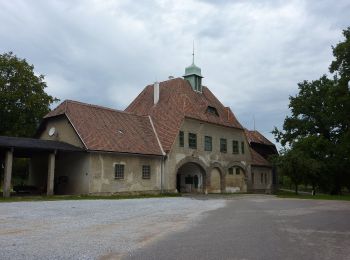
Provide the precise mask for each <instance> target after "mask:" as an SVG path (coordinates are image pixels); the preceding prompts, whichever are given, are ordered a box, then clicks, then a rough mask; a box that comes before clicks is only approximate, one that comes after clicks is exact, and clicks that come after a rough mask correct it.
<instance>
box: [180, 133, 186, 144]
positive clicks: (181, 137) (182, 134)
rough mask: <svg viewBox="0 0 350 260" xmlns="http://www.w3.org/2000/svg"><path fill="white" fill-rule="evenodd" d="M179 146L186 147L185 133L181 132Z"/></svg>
mask: <svg viewBox="0 0 350 260" xmlns="http://www.w3.org/2000/svg"><path fill="white" fill-rule="evenodd" d="M179 145H180V147H184V145H185V136H184V132H183V131H180V132H179Z"/></svg>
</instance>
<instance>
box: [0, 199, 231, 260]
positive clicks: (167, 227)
mask: <svg viewBox="0 0 350 260" xmlns="http://www.w3.org/2000/svg"><path fill="white" fill-rule="evenodd" d="M225 203H226V202H225V201H224V200H209V201H200V200H194V199H191V198H158V199H132V200H91V201H86V200H84V201H50V202H13V203H0V259H96V258H104V259H109V258H111V257H112V258H113V259H115V258H118V256H122V255H125V254H126V253H129V252H130V251H132V250H134V249H137V248H139V247H142V246H145V245H146V244H147V243H149V242H150V241H154V240H155V239H157V238H159V237H161V236H162V235H164V234H168V233H169V232H171V231H177V230H184V228H186V227H190V226H191V224H193V223H195V222H196V221H197V220H199V219H200V218H201V217H203V215H205V214H202V213H203V212H206V211H210V210H214V209H217V208H220V207H223V206H225Z"/></svg>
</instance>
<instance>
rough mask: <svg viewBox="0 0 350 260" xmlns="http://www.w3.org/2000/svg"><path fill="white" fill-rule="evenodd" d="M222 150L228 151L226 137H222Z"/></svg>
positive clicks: (223, 151)
mask: <svg viewBox="0 0 350 260" xmlns="http://www.w3.org/2000/svg"><path fill="white" fill-rule="evenodd" d="M220 152H222V153H226V152H227V140H226V139H225V138H220Z"/></svg>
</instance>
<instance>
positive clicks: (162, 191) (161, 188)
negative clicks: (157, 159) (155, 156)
mask: <svg viewBox="0 0 350 260" xmlns="http://www.w3.org/2000/svg"><path fill="white" fill-rule="evenodd" d="M166 158H167V156H166V154H165V155H163V156H162V161H161V164H160V193H164V183H163V182H164V168H165V167H164V164H165V160H166Z"/></svg>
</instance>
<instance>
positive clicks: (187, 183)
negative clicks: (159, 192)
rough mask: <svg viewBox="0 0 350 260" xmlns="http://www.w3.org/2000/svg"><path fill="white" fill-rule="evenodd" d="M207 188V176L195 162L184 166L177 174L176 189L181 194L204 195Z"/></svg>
mask: <svg viewBox="0 0 350 260" xmlns="http://www.w3.org/2000/svg"><path fill="white" fill-rule="evenodd" d="M205 187H206V174H205V170H204V169H203V167H202V166H201V165H199V164H198V163H195V162H187V163H184V164H182V165H181V166H180V167H179V168H178V170H177V173H176V189H177V191H178V192H181V193H202V192H204V191H205Z"/></svg>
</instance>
